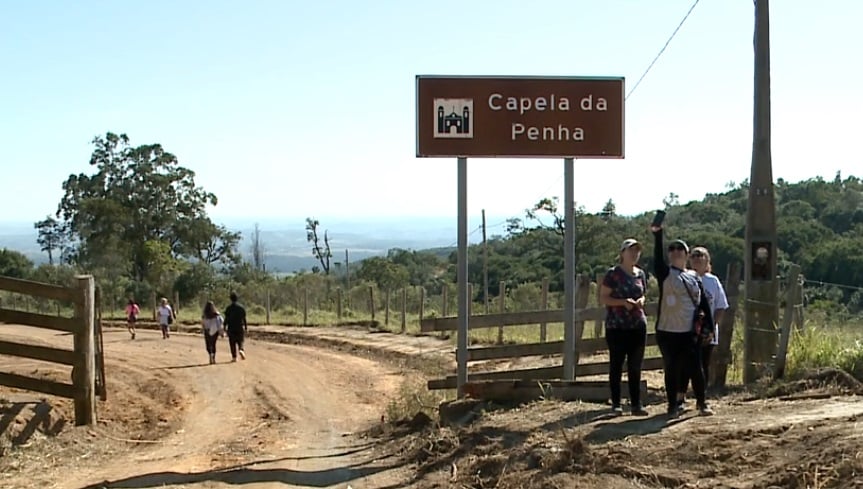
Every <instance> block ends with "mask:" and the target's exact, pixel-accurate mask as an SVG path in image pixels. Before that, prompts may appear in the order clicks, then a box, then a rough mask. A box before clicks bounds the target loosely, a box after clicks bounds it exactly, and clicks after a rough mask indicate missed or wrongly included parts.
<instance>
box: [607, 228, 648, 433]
mask: <svg viewBox="0 0 863 489" xmlns="http://www.w3.org/2000/svg"><path fill="white" fill-rule="evenodd" d="M640 257H641V243H639V242H638V241H636V240H635V239H633V238H629V239H625V240H624V241H623V243H622V244H621V245H620V254H619V255H618V259H617V265H615V266H613V267H611V268H610V269H609V270H608V272H606V274H605V277H604V278H603V280H602V284H600V286H599V302H600V304H602V305H604V306H605V307H606V315H605V340H606V342H607V343H608V352H609V356H610V359H609V368H608V383H609V386H610V388H611V409H612V410H613V411H614V413H615V414H623V408H622V407H621V403H620V380H621V377H622V376H623V363H624V360H626V368H627V370H626V375H627V380H628V382H629V406H630V410H631V413H632V415H633V416H646V415H647V414H648V413H647V411H646V410H645V409H644V406H643V405H642V404H641V389H640V387H641V363H642V360H644V346H645V343H646V340H647V316H646V315H645V314H644V293H645V292H646V291H647V275H646V274H645V273H644V270H642V269H641V268H639V267H638V265H636V264H637V263H638V259H639V258H640Z"/></svg>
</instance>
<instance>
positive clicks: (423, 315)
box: [419, 285, 426, 323]
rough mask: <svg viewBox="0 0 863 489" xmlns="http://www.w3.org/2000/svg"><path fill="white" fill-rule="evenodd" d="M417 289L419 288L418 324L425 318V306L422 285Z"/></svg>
mask: <svg viewBox="0 0 863 489" xmlns="http://www.w3.org/2000/svg"><path fill="white" fill-rule="evenodd" d="M419 288H420V323H422V320H423V317H425V310H426V307H425V306H426V289H425V287H423V286H422V285H420V286H419Z"/></svg>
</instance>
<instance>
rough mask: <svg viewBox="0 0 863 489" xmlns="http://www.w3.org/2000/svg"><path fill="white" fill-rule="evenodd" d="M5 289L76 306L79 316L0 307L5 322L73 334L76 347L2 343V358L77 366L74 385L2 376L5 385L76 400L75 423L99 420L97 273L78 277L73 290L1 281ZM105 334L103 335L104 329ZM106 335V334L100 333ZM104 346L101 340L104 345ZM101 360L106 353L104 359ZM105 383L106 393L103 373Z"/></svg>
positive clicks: (73, 378) (73, 367)
mask: <svg viewBox="0 0 863 489" xmlns="http://www.w3.org/2000/svg"><path fill="white" fill-rule="evenodd" d="M0 290H5V291H10V292H15V293H18V294H25V295H30V296H33V297H38V298H44V299H53V300H56V301H59V302H61V303H65V304H72V305H74V310H75V314H74V317H71V318H68V317H61V316H49V315H46V314H38V313H31V312H25V311H19V310H15V309H6V308H3V307H0V322H4V323H9V324H23V325H26V326H32V327H36V328H43V329H50V330H54V331H63V332H67V333H72V337H73V342H72V343H73V345H72V346H73V349H72V350H66V349H60V348H52V347H46V346H39V345H30V344H25V343H18V342H13V341H0V354H2V355H9V356H15V357H21V358H29V359H33V360H39V361H43V362H51V363H58V364H61V365H68V366H71V367H72V376H71V377H72V383H71V384H69V383H65V382H56V381H53V380H45V379H36V378H33V377H28V376H25V375H19V374H13V373H7V372H0V385H5V386H8V387H14V388H18V389H25V390H30V391H35V392H42V393H45V394H51V395H55V396H60V397H66V398H70V399H73V400H74V405H75V424H76V425H78V426H81V425H90V424H94V423H95V422H96V395H97V390H96V372H97V368H96V365H97V362H96V352H97V341H96V336H97V334H96V333H97V329H98V325H97V322H96V288H95V282H94V280H93V276H92V275H79V276H76V277H75V286H74V287H61V286H57V285H50V284H44V283H39V282H31V281H28V280H20V279H14V278H9V277H0ZM99 332H100V333H101V331H99ZM99 336H101V334H99ZM99 344H100V346H101V341H99ZM100 356H101V355H100ZM101 377H102V381H101V382H100V384H101V387H102V388H103V393H104V374H103V375H102V376H101Z"/></svg>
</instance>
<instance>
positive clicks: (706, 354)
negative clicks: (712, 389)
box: [680, 345, 716, 393]
mask: <svg viewBox="0 0 863 489" xmlns="http://www.w3.org/2000/svg"><path fill="white" fill-rule="evenodd" d="M714 346H716V345H704V346H702V347H701V348H699V349H698V355H699V363H700V364H701V373H702V375H703V376H704V388H705V390H706V389H707V386H708V385H709V384H710V357H711V356H712V354H713V347H714ZM690 380H692V375H691V372H683V379H682V380H681V382H680V392H682V393H686V391H687V390H689V381H690ZM694 388H695V387H693V389H694Z"/></svg>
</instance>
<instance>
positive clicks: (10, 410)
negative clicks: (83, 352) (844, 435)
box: [0, 325, 406, 489]
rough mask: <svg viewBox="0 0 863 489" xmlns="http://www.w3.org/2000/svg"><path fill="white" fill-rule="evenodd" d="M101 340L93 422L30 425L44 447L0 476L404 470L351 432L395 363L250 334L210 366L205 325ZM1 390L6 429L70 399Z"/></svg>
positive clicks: (320, 483)
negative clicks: (102, 387)
mask: <svg viewBox="0 0 863 489" xmlns="http://www.w3.org/2000/svg"><path fill="white" fill-rule="evenodd" d="M0 338H4V339H13V340H15V339H17V340H18V341H23V340H24V338H26V341H27V342H28V343H33V342H37V343H42V344H45V345H52V346H61V347H65V348H69V347H70V346H71V337H69V336H66V335H61V334H57V333H54V332H48V331H43V330H37V329H32V328H26V327H19V326H11V325H3V327H2V330H0ZM104 345H105V351H106V359H107V361H106V370H107V377H108V389H109V391H108V392H109V396H110V397H109V400H108V402H106V403H100V412H99V417H100V425H99V426H98V427H96V428H75V429H70V428H69V427H68V426H67V427H66V428H65V429H62V433H61V435H60V436H58V437H57V439H56V440H47V439H44V440H43V439H40V438H39V437H38V436H34V437H33V438H34V441H32V442H31V443H45V444H46V445H45V446H46V450H50V451H51V452H52V453H46V451H41V452H40V451H39V450H36V452H39V453H36V454H27V455H20V456H19V458H18V459H15V460H13V461H12V462H11V463H9V465H8V467H4V470H3V471H2V475H0V486H3V487H7V488H25V487H27V488H29V487H39V488H49V487H50V488H58V489H66V488H69V489H73V488H74V489H80V488H89V487H93V488H101V487H178V488H179V487H183V488H186V487H207V488H211V487H212V488H218V487H231V486H234V485H237V484H242V485H243V486H244V487H249V488H258V487H260V488H267V487H279V488H283V487H341V488H344V487H348V485H350V487H353V488H356V489H360V488H365V487H386V486H390V485H396V484H398V483H399V482H400V481H402V480H403V479H404V478H405V477H406V475H405V471H404V470H403V469H401V468H399V467H398V465H397V464H396V463H395V461H394V458H393V457H391V455H392V454H389V453H386V451H385V449H384V448H382V447H380V446H378V445H376V444H375V443H374V442H372V441H368V440H365V439H363V438H362V437H360V436H358V435H357V432H359V431H360V430H364V429H366V428H369V427H370V426H372V425H374V424H375V423H379V422H380V420H381V416H382V414H383V413H384V412H385V410H386V406H387V404H388V402H389V400H390V399H391V398H392V396H393V395H395V393H396V392H397V390H398V388H399V386H400V383H401V379H402V376H401V372H398V371H395V370H394V369H393V368H391V367H386V366H384V365H382V364H380V363H376V362H373V361H371V360H368V359H364V358H359V357H355V356H351V355H347V354H340V353H338V352H331V351H325V350H322V349H316V348H311V347H303V346H292V345H281V344H274V343H268V342H261V341H249V342H248V344H247V347H246V352H247V354H248V359H247V360H245V361H243V360H240V361H239V362H236V363H231V362H230V360H231V359H230V355H229V354H228V351H227V346H228V345H227V342H226V341H225V340H220V342H219V345H218V348H219V353H218V355H217V362H218V363H217V364H216V365H208V364H207V354H206V352H205V351H204V344H203V339H202V338H201V337H199V336H197V335H191V334H172V335H171V337H170V338H169V339H167V340H163V339H162V338H161V335H160V333H158V332H155V331H139V332H138V336H137V339H136V340H134V341H133V340H131V339H130V338H129V335H128V334H127V333H126V332H125V331H122V330H118V329H112V330H107V331H106V333H105V337H104ZM10 360H12V359H10V358H9V357H5V358H3V359H2V360H0V370H4V371H7V372H9V371H11V372H16V373H22V374H27V375H30V376H37V377H40V376H41V377H45V378H52V379H56V380H66V379H68V375H69V370H68V368H65V367H64V368H61V367H59V366H58V367H54V366H52V365H51V364H44V363H40V362H27V361H25V362H19V361H18V360H17V359H15V363H14V364H13V362H12V361H10ZM0 389H4V388H0ZM0 397H3V398H5V399H6V404H7V408H6V412H5V413H4V419H6V421H5V422H0V425H2V426H3V429H4V430H5V431H7V433H6V434H5V436H7V437H8V438H10V439H11V438H12V437H13V436H20V433H12V431H13V429H14V428H15V426H18V425H21V430H24V429H26V426H29V425H30V424H32V422H31V420H28V419H27V417H28V415H29V416H31V417H35V416H36V415H35V414H34V413H38V412H39V411H40V410H41V412H42V418H43V419H41V420H39V421H38V423H37V425H38V426H40V429H37V430H36V432H37V433H35V435H38V432H39V431H47V430H51V429H56V428H53V427H52V425H56V424H57V423H62V419H61V418H62V416H58V415H55V416H53V417H52V416H50V415H45V411H49V412H50V411H53V412H54V413H57V412H59V413H60V414H62V415H64V416H65V419H72V416H71V405H70V403H69V402H68V401H65V400H60V399H57V398H48V399H47V402H39V400H40V398H43V397H44V396H41V395H38V394H34V395H29V394H28V395H24V394H21V393H17V394H11V393H10V392H9V389H6V390H5V391H4V390H0ZM46 406H47V407H46ZM49 414H50V413H49ZM7 418H8V419H7ZM12 418H19V419H12ZM61 428H62V427H61ZM56 431H60V430H59V429H56ZM25 434H26V433H25ZM19 441H20V440H19ZM48 443H52V444H53V445H47V444H48ZM32 448H33V447H31V449H28V450H26V451H22V452H30V453H32V452H34V451H33V450H32Z"/></svg>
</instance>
